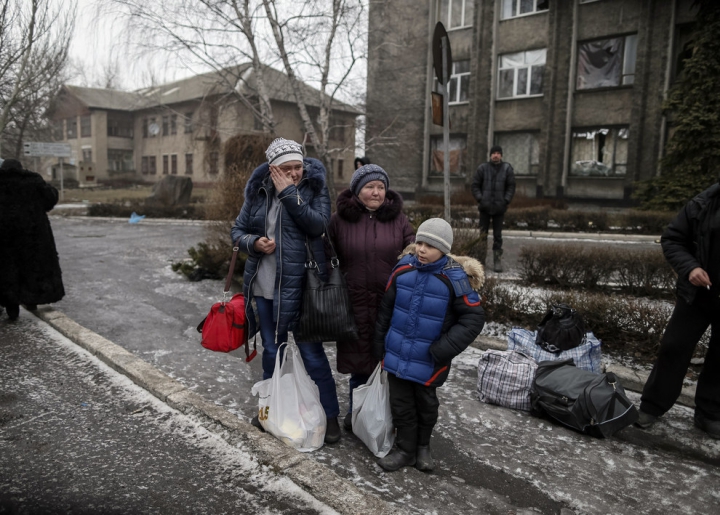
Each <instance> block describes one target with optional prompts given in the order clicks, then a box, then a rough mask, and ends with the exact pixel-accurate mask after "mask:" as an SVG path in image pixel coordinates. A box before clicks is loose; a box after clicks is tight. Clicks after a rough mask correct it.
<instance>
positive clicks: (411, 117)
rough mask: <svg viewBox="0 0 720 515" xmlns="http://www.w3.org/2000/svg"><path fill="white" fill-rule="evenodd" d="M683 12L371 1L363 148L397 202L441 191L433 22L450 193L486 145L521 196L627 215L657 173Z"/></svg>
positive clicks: (624, 3)
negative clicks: (599, 206)
mask: <svg viewBox="0 0 720 515" xmlns="http://www.w3.org/2000/svg"><path fill="white" fill-rule="evenodd" d="M691 6H692V0H565V1H552V0H392V1H389V0H387V1H372V2H370V14H369V54H368V56H369V57H368V63H369V64H368V96H367V127H368V128H367V140H368V141H370V142H375V143H379V144H376V145H375V146H372V147H370V148H369V149H368V155H369V157H370V159H371V160H372V161H373V162H375V163H378V164H380V165H381V166H384V167H386V168H387V169H388V171H389V172H390V174H391V177H392V178H393V182H394V185H395V187H397V189H398V190H399V191H401V192H402V193H403V194H404V195H405V196H406V197H407V198H413V196H414V195H415V194H417V193H422V192H438V193H439V192H441V191H442V189H443V173H442V170H443V168H442V167H443V156H444V151H445V149H444V146H443V139H442V127H440V126H437V125H434V124H433V122H432V109H431V100H430V99H431V92H432V91H439V88H438V86H437V83H436V80H435V77H434V71H433V59H432V48H431V42H432V36H433V31H434V28H435V24H436V23H437V21H442V22H443V24H444V26H445V27H446V29H447V31H448V35H449V38H450V43H451V48H452V59H453V68H452V76H451V81H450V123H451V139H450V148H449V151H450V162H451V183H452V185H453V188H454V189H458V188H463V187H467V185H468V184H469V183H470V181H471V180H472V174H473V171H474V170H475V168H476V167H477V166H478V165H479V164H480V163H481V162H483V161H485V160H487V159H488V150H489V147H490V146H492V145H493V144H499V145H501V146H502V147H503V150H504V156H503V157H504V159H505V160H506V161H508V162H509V163H511V164H512V165H513V167H514V169H515V173H516V175H517V178H518V192H519V193H521V194H523V195H526V196H529V197H561V198H569V199H603V200H606V201H615V202H618V203H627V202H629V199H630V196H631V194H632V190H633V184H634V182H635V181H638V180H643V179H647V178H650V177H653V176H655V175H656V174H658V173H659V166H658V163H659V159H660V157H661V156H662V154H663V149H664V146H665V142H666V141H667V138H668V134H669V131H671V130H672V128H671V123H669V122H668V120H667V119H666V117H665V116H663V113H662V110H661V105H662V102H663V99H664V97H665V95H666V93H667V90H668V88H669V87H670V85H671V84H672V82H673V80H674V78H675V76H676V75H677V72H678V66H679V65H680V64H681V62H682V59H681V56H682V55H683V52H684V51H685V49H686V45H687V43H688V41H689V38H690V36H691V30H692V24H693V21H694V13H693V10H692V7H691Z"/></svg>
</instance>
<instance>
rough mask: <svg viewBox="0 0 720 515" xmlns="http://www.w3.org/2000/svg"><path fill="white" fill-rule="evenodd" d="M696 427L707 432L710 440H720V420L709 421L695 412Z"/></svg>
mask: <svg viewBox="0 0 720 515" xmlns="http://www.w3.org/2000/svg"><path fill="white" fill-rule="evenodd" d="M695 426H696V427H697V428H698V429H700V430H701V431H705V432H706V433H707V434H708V436H709V437H710V438H715V439H716V440H720V420H708V419H707V418H705V416H704V415H703V414H702V413H700V412H699V411H697V410H695Z"/></svg>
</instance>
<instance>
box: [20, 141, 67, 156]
mask: <svg viewBox="0 0 720 515" xmlns="http://www.w3.org/2000/svg"><path fill="white" fill-rule="evenodd" d="M23 153H24V154H25V155H26V156H30V157H43V156H51V157H72V147H71V146H70V143H39V142H35V141H29V142H26V143H23Z"/></svg>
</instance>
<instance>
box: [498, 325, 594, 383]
mask: <svg viewBox="0 0 720 515" xmlns="http://www.w3.org/2000/svg"><path fill="white" fill-rule="evenodd" d="M536 339H537V337H536V334H535V331H528V330H527V329H520V328H519V327H515V328H513V329H512V330H511V331H510V332H509V333H508V336H507V340H508V350H515V351H518V352H521V353H523V354H525V355H527V356H530V357H531V358H533V359H534V360H535V361H536V362H537V363H540V362H541V361H562V360H566V359H572V360H573V361H574V362H575V366H577V367H578V368H580V369H582V370H587V371H589V372H595V373H596V374H599V373H600V372H602V352H601V350H600V345H601V342H600V340H598V339H597V338H596V337H595V335H594V334H593V333H591V332H588V333H587V334H586V335H585V343H583V344H582V345H580V346H578V347H575V348H574V349H569V350H566V351H562V352H560V353H559V354H556V353H554V352H548V351H546V350H544V349H543V348H541V347H540V346H539V345H537V344H536V343H535V341H536Z"/></svg>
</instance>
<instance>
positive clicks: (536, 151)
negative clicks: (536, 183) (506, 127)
mask: <svg viewBox="0 0 720 515" xmlns="http://www.w3.org/2000/svg"><path fill="white" fill-rule="evenodd" d="M538 143H539V142H538V133H536V132H506V133H498V134H495V144H496V145H500V146H501V147H502V149H503V161H507V162H508V163H510V164H511V165H512V167H513V169H514V170H515V175H537V174H538V172H539V171H540V145H539V144H538Z"/></svg>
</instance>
